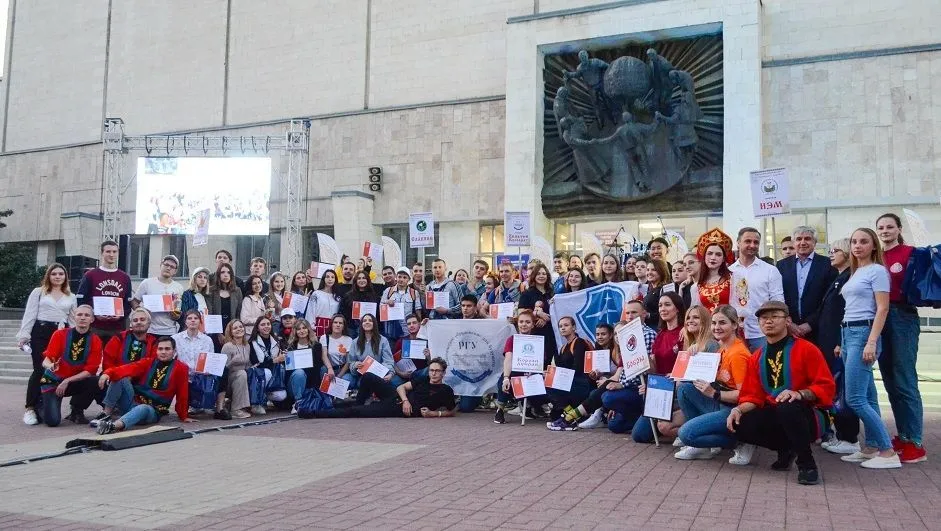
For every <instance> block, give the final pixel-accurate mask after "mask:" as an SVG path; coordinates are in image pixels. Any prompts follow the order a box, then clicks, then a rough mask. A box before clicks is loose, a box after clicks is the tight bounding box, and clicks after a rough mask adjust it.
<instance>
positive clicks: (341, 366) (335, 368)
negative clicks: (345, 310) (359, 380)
mask: <svg viewBox="0 0 941 531" xmlns="http://www.w3.org/2000/svg"><path fill="white" fill-rule="evenodd" d="M320 344H321V349H322V352H323V353H322V354H321V359H322V361H323V366H322V367H321V368H320V377H321V378H323V376H324V375H325V374H329V375H330V376H331V377H336V378H342V379H344V380H346V381H348V382H350V383H352V382H353V373H352V372H350V363H349V361H348V359H347V358H348V357H349V355H350V350H351V349H352V348H353V339H352V338H351V337H350V336H348V335H346V317H343V314H341V313H338V314H336V315H334V316H333V320H332V321H331V322H330V330H329V331H327V333H326V334H324V335H322V336H320Z"/></svg>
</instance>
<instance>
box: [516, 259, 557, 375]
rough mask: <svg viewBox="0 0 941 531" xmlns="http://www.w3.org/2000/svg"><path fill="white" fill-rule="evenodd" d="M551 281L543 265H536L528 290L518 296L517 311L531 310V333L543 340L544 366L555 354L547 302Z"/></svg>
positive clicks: (549, 295)
mask: <svg viewBox="0 0 941 531" xmlns="http://www.w3.org/2000/svg"><path fill="white" fill-rule="evenodd" d="M552 295H553V291H552V279H551V276H550V275H549V268H548V267H546V265H545V264H536V265H535V266H534V267H533V273H532V275H531V276H530V279H529V288H528V289H527V290H526V291H524V292H523V293H522V294H520V300H519V309H526V310H532V312H533V316H535V317H536V325H535V327H534V328H533V333H534V334H536V335H540V336H542V337H544V338H545V343H543V344H544V345H545V348H544V351H545V352H544V356H545V360H546V361H545V364H546V365H549V361H550V360H551V359H552V356H553V355H554V354H555V353H556V344H555V331H554V330H553V329H552V316H551V315H549V300H551V299H552Z"/></svg>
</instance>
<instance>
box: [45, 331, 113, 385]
mask: <svg viewBox="0 0 941 531" xmlns="http://www.w3.org/2000/svg"><path fill="white" fill-rule="evenodd" d="M70 331H73V335H77V334H78V331H77V330H75V329H74V328H63V329H62V330H56V331H55V332H53V333H52V337H51V338H49V344H48V345H47V346H46V351H45V352H43V356H45V357H47V358H49V359H50V360H51V361H53V362H59V366H58V367H56V369H55V370H54V371H53V370H51V369H47V370H46V372H48V373H52V374H53V375H55V377H56V378H58V379H59V380H60V381H61V380H65V379H66V378H69V377H72V376H75V375H76V374H78V373H80V372H82V371H88V372H89V373H90V374H91V375H92V376H94V375H96V374H98V367H99V366H100V365H101V338H99V337H98V336H96V335H95V334H93V333H92V332H91V331H89V332H88V334H87V336H86V337H87V338H88V339H90V340H91V341H90V345H87V346H86V348H85V349H82V350H76V352H66V351H65V349H66V342H67V341H68V337H69V332H70ZM86 341H87V340H86Z"/></svg>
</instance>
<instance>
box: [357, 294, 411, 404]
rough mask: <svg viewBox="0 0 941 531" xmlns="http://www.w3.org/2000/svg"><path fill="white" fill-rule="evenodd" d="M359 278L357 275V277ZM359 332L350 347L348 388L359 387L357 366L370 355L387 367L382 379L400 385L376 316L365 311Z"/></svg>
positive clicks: (387, 344) (387, 343)
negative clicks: (351, 376)
mask: <svg viewBox="0 0 941 531" xmlns="http://www.w3.org/2000/svg"><path fill="white" fill-rule="evenodd" d="M357 278H359V277H357ZM359 329H360V334H359V337H357V338H356V339H355V340H354V341H353V348H352V349H350V356H349V363H350V372H351V373H353V383H351V384H350V388H351V389H354V388H357V387H359V382H360V380H361V376H360V373H359V368H360V367H361V366H362V365H363V362H364V361H366V358H367V357H371V358H372V359H374V360H376V361H377V362H379V363H381V364H383V365H385V366H386V368H387V369H389V372H388V374H386V375H385V376H384V377H383V379H384V380H385V381H387V382H389V383H391V384H392V385H401V384H402V382H404V380H402V378H399V377H398V376H397V375H396V374H395V371H394V369H395V360H394V359H393V358H392V347H390V346H389V340H388V339H386V338H385V337H384V336H382V335H381V334H380V333H379V324H378V320H377V319H376V316H375V315H373V314H371V313H367V314H366V315H364V316H363V318H362V319H360V321H359Z"/></svg>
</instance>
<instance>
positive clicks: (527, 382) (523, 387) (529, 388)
mask: <svg viewBox="0 0 941 531" xmlns="http://www.w3.org/2000/svg"><path fill="white" fill-rule="evenodd" d="M510 387H512V388H513V396H515V397H516V398H524V397H527V396H537V395H544V394H546V383H545V381H544V380H543V379H542V375H541V374H530V375H529V376H514V377H512V378H510Z"/></svg>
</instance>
